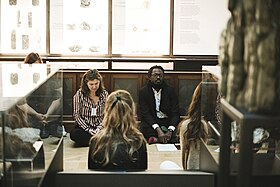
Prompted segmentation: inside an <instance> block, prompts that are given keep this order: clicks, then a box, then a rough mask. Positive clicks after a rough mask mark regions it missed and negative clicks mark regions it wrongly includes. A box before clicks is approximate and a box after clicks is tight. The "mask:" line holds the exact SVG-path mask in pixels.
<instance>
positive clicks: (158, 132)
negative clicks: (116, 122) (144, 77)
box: [139, 65, 180, 144]
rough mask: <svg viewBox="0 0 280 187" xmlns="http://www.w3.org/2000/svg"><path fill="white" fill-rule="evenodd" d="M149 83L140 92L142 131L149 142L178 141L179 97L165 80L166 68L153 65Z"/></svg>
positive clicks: (150, 70)
mask: <svg viewBox="0 0 280 187" xmlns="http://www.w3.org/2000/svg"><path fill="white" fill-rule="evenodd" d="M148 79H149V81H148V83H147V84H146V85H145V86H144V87H143V88H142V89H141V90H140V92H139V109H140V117H141V131H142V133H143V134H144V136H145V138H146V140H147V141H148V143H149V144H153V143H175V142H178V140H177V136H176V127H177V125H178V123H179V119H180V114H179V104H178V103H179V102H178V97H177V96H176V93H175V91H174V88H172V87H171V86H170V85H168V84H167V83H166V82H165V81H164V69H163V68H162V67H161V66H157V65H156V66H153V67H151V68H150V69H149V71H148Z"/></svg>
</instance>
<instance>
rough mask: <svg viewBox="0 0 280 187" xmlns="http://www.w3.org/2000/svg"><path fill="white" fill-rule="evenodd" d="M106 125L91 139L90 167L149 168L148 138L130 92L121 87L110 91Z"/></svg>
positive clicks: (109, 168) (115, 168) (106, 168)
mask: <svg viewBox="0 0 280 187" xmlns="http://www.w3.org/2000/svg"><path fill="white" fill-rule="evenodd" d="M103 125H104V128H103V129H102V130H101V131H100V133H98V134H96V135H95V136H93V138H92V139H91V141H90V148H89V155H88V168H89V169H104V170H146V169H147V149H146V140H145V138H144V136H143V134H142V133H141V132H140V131H139V129H138V124H137V121H136V119H135V105H134V102H133V99H132V97H131V95H130V93H129V92H127V91H125V90H117V91H115V92H113V93H111V94H110V95H109V97H108V100H107V102H106V106H105V116H104V120H103Z"/></svg>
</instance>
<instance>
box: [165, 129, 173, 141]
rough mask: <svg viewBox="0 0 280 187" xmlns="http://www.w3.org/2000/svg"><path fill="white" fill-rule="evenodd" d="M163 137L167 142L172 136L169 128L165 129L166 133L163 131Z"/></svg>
mask: <svg viewBox="0 0 280 187" xmlns="http://www.w3.org/2000/svg"><path fill="white" fill-rule="evenodd" d="M165 137H166V140H167V142H169V141H170V140H171V137H172V131H170V130H169V131H167V133H165Z"/></svg>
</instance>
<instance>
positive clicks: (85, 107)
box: [73, 89, 108, 135]
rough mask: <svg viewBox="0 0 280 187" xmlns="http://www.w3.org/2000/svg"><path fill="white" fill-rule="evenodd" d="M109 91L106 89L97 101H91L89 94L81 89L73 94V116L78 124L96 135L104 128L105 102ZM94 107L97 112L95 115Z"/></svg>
mask: <svg viewBox="0 0 280 187" xmlns="http://www.w3.org/2000/svg"><path fill="white" fill-rule="evenodd" d="M107 97H108V92H107V91H106V90H104V91H103V92H102V93H101V94H100V96H99V100H98V102H97V103H94V102H92V101H91V99H90V98H89V96H84V95H83V93H82V91H81V89H79V90H78V91H77V92H76V94H75V95H74V96H73V116H74V119H75V122H76V124H77V125H78V126H79V127H81V128H82V129H84V130H85V131H86V132H88V133H90V134H92V135H94V134H96V133H98V132H99V131H100V130H101V129H102V128H103V126H102V120H103V118H104V108H105V102H106V100H107ZM93 108H94V110H95V112H94V113H95V114H94V115H93Z"/></svg>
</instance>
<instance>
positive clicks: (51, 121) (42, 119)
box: [22, 52, 66, 138]
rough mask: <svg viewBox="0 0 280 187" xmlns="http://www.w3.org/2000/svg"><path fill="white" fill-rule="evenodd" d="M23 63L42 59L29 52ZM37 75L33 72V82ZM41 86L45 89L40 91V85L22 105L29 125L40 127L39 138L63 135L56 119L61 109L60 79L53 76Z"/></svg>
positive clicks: (39, 62) (41, 61) (40, 61)
mask: <svg viewBox="0 0 280 187" xmlns="http://www.w3.org/2000/svg"><path fill="white" fill-rule="evenodd" d="M24 63H25V64H42V63H43V60H42V58H41V56H40V55H39V54H38V53H34V52H31V53H29V54H28V55H27V56H26V57H25V59H24ZM35 74H37V73H35ZM38 74H39V73H38ZM38 76H39V75H36V76H35V75H34V74H33V83H34V82H35V81H38V80H37V79H38V78H40V77H38ZM43 87H45V88H46V89H45V90H46V91H42V92H41V90H40V88H41V87H40V88H39V90H36V91H35V92H34V93H33V94H31V96H30V98H27V103H26V104H24V105H23V106H22V107H25V109H26V110H27V113H28V114H29V122H30V123H31V125H32V126H33V127H36V128H39V129H41V134H40V135H41V138H47V137H49V135H52V136H55V137H62V136H65V135H66V132H65V130H64V127H63V126H62V125H61V124H60V122H59V121H58V118H59V117H58V116H59V115H60V114H61V109H62V99H61V97H62V86H61V85H60V79H57V80H56V77H55V76H54V77H52V78H51V79H49V80H48V81H47V82H46V83H45V84H44V85H43ZM42 94H43V95H42ZM37 111H40V112H37ZM34 117H35V118H34Z"/></svg>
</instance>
